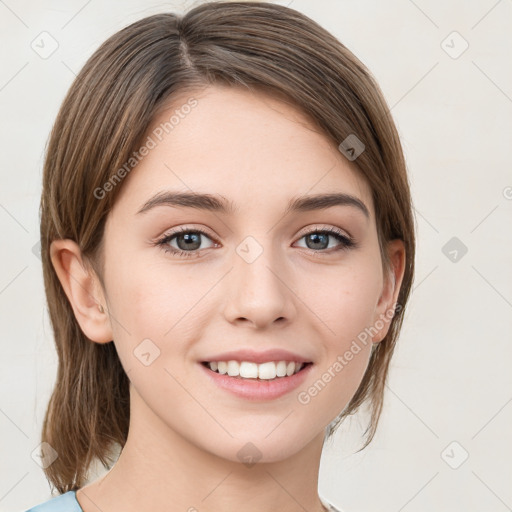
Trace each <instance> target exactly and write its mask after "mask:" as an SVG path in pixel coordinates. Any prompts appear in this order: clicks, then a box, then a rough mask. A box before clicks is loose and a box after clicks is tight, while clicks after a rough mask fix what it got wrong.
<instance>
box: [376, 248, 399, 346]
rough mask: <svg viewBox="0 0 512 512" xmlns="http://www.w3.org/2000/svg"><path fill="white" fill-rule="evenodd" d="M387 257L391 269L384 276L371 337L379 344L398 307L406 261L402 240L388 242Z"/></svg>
mask: <svg viewBox="0 0 512 512" xmlns="http://www.w3.org/2000/svg"><path fill="white" fill-rule="evenodd" d="M388 255H389V261H390V263H391V268H390V270H389V273H388V274H387V275H386V276H384V277H385V279H384V287H383V291H382V294H381V296H380V298H379V302H378V304H377V308H376V316H375V318H374V324H373V325H374V327H375V329H377V330H378V332H377V333H376V334H375V335H374V336H373V340H372V341H373V343H379V342H380V341H382V340H383V339H384V338H385V337H386V334H387V333H388V331H389V327H390V325H391V320H392V319H393V316H394V314H395V309H396V308H397V307H398V305H397V300H398V295H399V293H400V287H401V285H402V280H403V277H404V271H405V259H406V258H405V246H404V242H403V240H399V239H396V240H391V241H390V242H388Z"/></svg>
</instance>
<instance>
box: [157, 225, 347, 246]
mask: <svg viewBox="0 0 512 512" xmlns="http://www.w3.org/2000/svg"><path fill="white" fill-rule="evenodd" d="M332 230H339V231H341V232H342V234H343V235H344V236H346V237H347V238H349V239H352V238H353V237H352V235H351V234H350V233H349V232H348V231H347V230H345V229H343V228H340V227H338V226H331V225H327V224H319V225H316V226H315V225H313V226H311V227H306V228H303V229H302V230H301V231H300V232H299V234H298V235H297V238H302V237H303V236H306V235H308V234H310V233H312V232H313V233H314V232H317V231H332ZM194 231H198V232H201V234H204V235H206V236H208V237H210V238H211V239H212V241H215V242H217V237H216V236H215V235H212V234H211V233H210V230H209V229H207V228H205V227H195V226H192V225H191V226H187V225H185V227H183V226H178V227H177V228H173V230H171V231H170V232H168V233H166V234H163V235H162V236H161V237H159V238H158V240H163V239H165V238H168V237H174V236H176V235H179V234H180V233H184V232H185V233H186V232H194ZM331 235H332V233H331Z"/></svg>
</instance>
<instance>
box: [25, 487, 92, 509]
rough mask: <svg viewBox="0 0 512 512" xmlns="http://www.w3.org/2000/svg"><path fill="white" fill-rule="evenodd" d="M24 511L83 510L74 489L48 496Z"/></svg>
mask: <svg viewBox="0 0 512 512" xmlns="http://www.w3.org/2000/svg"><path fill="white" fill-rule="evenodd" d="M25 512H83V511H82V508H81V507H80V505H79V503H78V501H77V499H76V492H75V491H68V492H65V493H64V494H61V495H60V496H55V497H53V498H50V499H49V500H48V501H45V502H44V503H40V504H39V505H36V506H35V507H32V508H29V509H28V510H26V511H25Z"/></svg>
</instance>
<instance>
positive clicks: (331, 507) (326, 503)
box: [320, 497, 345, 512]
mask: <svg viewBox="0 0 512 512" xmlns="http://www.w3.org/2000/svg"><path fill="white" fill-rule="evenodd" d="M320 501H321V502H322V504H323V505H324V506H325V508H326V509H327V510H328V511H329V512H345V511H344V510H343V509H341V508H337V507H335V506H334V505H333V504H332V503H330V502H329V501H328V500H326V499H325V498H322V497H320Z"/></svg>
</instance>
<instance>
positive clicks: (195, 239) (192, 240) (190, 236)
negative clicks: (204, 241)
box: [178, 233, 201, 249]
mask: <svg viewBox="0 0 512 512" xmlns="http://www.w3.org/2000/svg"><path fill="white" fill-rule="evenodd" d="M181 236H182V237H183V239H184V241H185V247H184V248H185V249H198V248H199V245H201V235H200V234H199V233H185V234H184V235H181ZM194 244H197V247H193V245H194ZM180 245H181V244H180V237H178V247H180ZM180 249H183V247H180Z"/></svg>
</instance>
